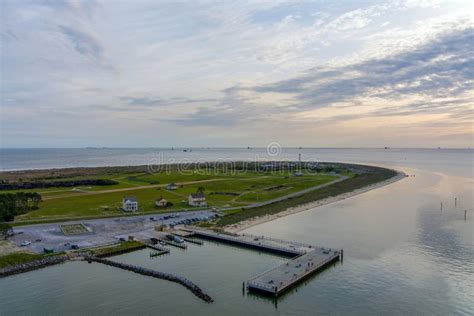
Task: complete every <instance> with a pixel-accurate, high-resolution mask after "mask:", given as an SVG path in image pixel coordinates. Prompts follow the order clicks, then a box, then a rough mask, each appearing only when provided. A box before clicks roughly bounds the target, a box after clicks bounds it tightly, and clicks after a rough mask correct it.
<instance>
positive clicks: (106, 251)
mask: <svg viewBox="0 0 474 316" xmlns="http://www.w3.org/2000/svg"><path fill="white" fill-rule="evenodd" d="M143 246H144V245H143V243H141V242H139V241H135V240H129V241H124V242H121V243H119V244H116V245H112V246H106V247H100V248H94V249H89V252H90V253H91V254H93V255H95V256H108V255H113V254H118V253H122V252H126V251H132V250H135V249H140V248H143Z"/></svg>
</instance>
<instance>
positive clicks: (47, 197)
mask: <svg viewBox="0 0 474 316" xmlns="http://www.w3.org/2000/svg"><path fill="white" fill-rule="evenodd" d="M318 168H319V169H318V172H315V171H311V170H310V169H304V168H303V169H302V174H301V175H297V174H295V173H294V171H291V170H281V171H266V172H263V171H261V169H260V171H256V170H257V169H246V170H245V172H242V171H240V170H237V169H234V170H233V171H232V172H229V170H224V169H217V168H214V169H206V170H202V169H200V168H199V167H198V168H195V167H194V168H193V169H190V170H184V171H183V170H181V171H180V172H179V171H178V170H176V169H173V170H171V171H169V170H167V172H157V173H149V172H146V171H143V169H145V170H146V168H145V167H144V166H140V167H109V168H77V169H61V170H59V171H58V170H50V171H44V170H41V171H31V174H28V172H18V173H15V172H7V173H0V180H2V181H20V180H19V177H20V176H21V177H22V179H26V180H28V181H49V179H50V178H51V177H53V179H52V181H56V179H57V178H58V179H60V180H81V179H108V180H114V181H116V182H117V183H116V184H112V185H92V186H79V187H54V188H46V189H31V190H10V191H6V190H3V191H1V192H0V194H1V193H8V192H19V191H22V192H27V191H33V192H38V193H40V194H41V196H42V198H43V201H42V202H41V203H40V205H39V209H38V210H34V211H30V212H28V213H26V214H22V215H19V216H16V217H15V222H14V223H13V225H24V224H33V223H41V222H58V221H64V220H71V219H74V220H76V219H78V220H80V219H92V218H99V217H116V216H130V215H139V214H147V213H160V212H162V213H164V212H170V211H187V210H196V208H193V207H190V206H188V205H187V199H188V196H189V194H191V193H195V192H197V191H198V190H199V189H202V190H203V191H204V194H205V196H206V201H207V203H208V207H207V208H212V207H216V208H218V209H221V210H224V213H225V214H226V216H225V217H224V218H222V219H221V220H220V221H219V223H218V225H220V226H222V225H227V224H232V223H236V222H239V221H241V220H245V219H248V218H251V217H254V216H261V215H263V214H273V213H277V212H280V211H282V210H285V209H286V208H288V207H292V206H296V205H299V204H304V203H307V202H311V201H315V200H318V199H323V198H326V197H329V196H335V195H338V194H341V193H345V192H350V191H352V190H355V189H358V188H361V187H364V186H366V185H370V184H373V183H376V182H379V181H383V180H386V179H388V178H390V177H392V176H394V175H396V172H395V171H393V170H388V169H384V168H378V167H371V166H361V165H351V164H340V163H321V164H320V165H319V167H318ZM81 174H82V175H81ZM2 177H3V178H2ZM335 180H340V181H339V182H337V183H332V184H330V185H327V186H324V187H321V188H318V189H317V190H314V191H311V192H306V193H304V194H302V195H298V196H293V197H291V198H290V199H285V200H281V201H278V202H276V203H271V204H267V205H264V206H258V207H254V205H255V203H262V202H267V201H272V200H273V199H278V198H282V197H286V196H287V195H289V194H295V193H297V192H301V191H303V190H306V189H309V188H313V187H316V186H320V185H324V184H327V183H329V182H331V181H335ZM172 182H173V183H176V184H177V185H178V188H177V189H176V190H167V189H166V185H167V184H169V183H172ZM124 196H134V197H136V199H137V200H138V203H139V210H138V212H134V213H125V212H123V211H122V210H121V209H120V207H121V201H122V198H123V197H124ZM160 198H164V199H166V200H167V201H168V202H171V203H172V205H171V206H167V207H160V208H156V207H155V201H156V200H157V199H160ZM249 206H252V208H249ZM243 207H245V208H243Z"/></svg>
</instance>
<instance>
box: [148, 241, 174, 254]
mask: <svg viewBox="0 0 474 316" xmlns="http://www.w3.org/2000/svg"><path fill="white" fill-rule="evenodd" d="M145 246H146V247H147V248H150V249H153V250H156V251H160V252H164V253H169V252H170V250H169V249H168V248H166V247H163V246H161V245H159V244H156V245H153V244H150V243H145Z"/></svg>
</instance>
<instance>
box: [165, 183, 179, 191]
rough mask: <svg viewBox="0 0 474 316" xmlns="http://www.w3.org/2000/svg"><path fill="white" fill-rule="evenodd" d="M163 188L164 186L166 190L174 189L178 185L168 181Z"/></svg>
mask: <svg viewBox="0 0 474 316" xmlns="http://www.w3.org/2000/svg"><path fill="white" fill-rule="evenodd" d="M165 188H166V190H176V189H178V185H177V184H176V183H174V182H172V183H169V184H168V185H166V187H165Z"/></svg>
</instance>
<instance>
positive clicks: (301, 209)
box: [223, 170, 407, 234]
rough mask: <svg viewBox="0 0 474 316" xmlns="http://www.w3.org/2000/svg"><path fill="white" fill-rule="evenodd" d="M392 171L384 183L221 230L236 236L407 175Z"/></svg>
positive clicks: (393, 181)
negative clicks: (393, 173)
mask: <svg viewBox="0 0 474 316" xmlns="http://www.w3.org/2000/svg"><path fill="white" fill-rule="evenodd" d="M394 171H396V172H397V175H396V176H394V177H392V178H390V179H387V180H385V181H382V182H378V183H375V184H371V185H368V186H365V187H362V188H360V189H356V190H354V191H352V192H348V193H343V194H339V195H337V196H332V197H329V198H325V199H321V200H316V201H314V202H310V203H305V204H301V205H298V206H294V207H290V208H288V209H286V210H285V211H283V212H279V213H276V214H269V215H264V216H259V217H254V218H250V219H247V220H244V221H241V222H239V223H236V224H231V225H228V226H224V227H223V229H224V231H225V232H228V233H231V234H236V233H239V232H241V231H243V230H245V229H248V228H251V227H253V226H257V225H260V224H263V223H267V222H271V221H273V220H276V219H278V218H281V217H285V216H289V215H293V214H297V213H301V212H304V211H309V210H311V209H314V208H317V207H320V206H323V205H327V204H331V203H334V202H338V201H342V200H345V199H348V198H351V197H353V196H356V195H359V194H362V193H365V192H369V191H371V190H375V189H378V188H381V187H384V186H386V185H389V184H392V183H395V182H397V181H399V180H402V179H404V178H405V177H407V175H406V174H405V173H404V172H402V171H398V170H394Z"/></svg>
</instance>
